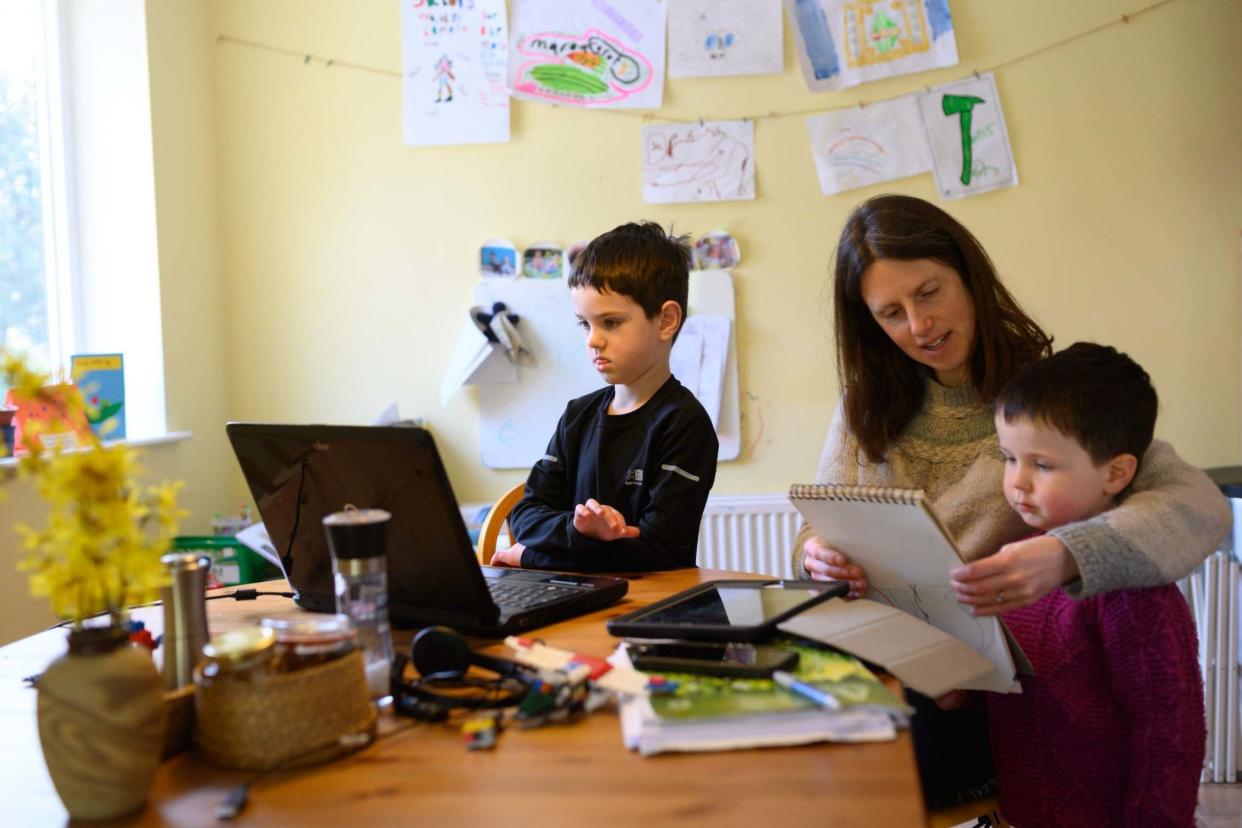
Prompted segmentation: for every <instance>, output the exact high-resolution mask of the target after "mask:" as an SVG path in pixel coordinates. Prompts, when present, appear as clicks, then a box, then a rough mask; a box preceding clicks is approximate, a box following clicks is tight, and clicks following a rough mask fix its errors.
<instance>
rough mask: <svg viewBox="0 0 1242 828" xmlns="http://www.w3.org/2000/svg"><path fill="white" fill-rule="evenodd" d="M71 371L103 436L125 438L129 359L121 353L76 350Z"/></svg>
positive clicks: (94, 426)
mask: <svg viewBox="0 0 1242 828" xmlns="http://www.w3.org/2000/svg"><path fill="white" fill-rule="evenodd" d="M69 373H70V375H71V376H72V377H73V383H74V385H76V386H78V388H79V389H80V390H81V391H82V397H83V398H84V399H85V401H86V402H87V404H88V409H87V414H86V418H87V420H88V421H89V422H90V426H91V429H92V430H93V431H94V432H95V433H96V434H97V435H99V438H100V439H101V440H124V439H125V363H124V357H122V355H121V354H74V355H73V356H71V357H70V358H69Z"/></svg>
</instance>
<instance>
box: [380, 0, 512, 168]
mask: <svg viewBox="0 0 1242 828" xmlns="http://www.w3.org/2000/svg"><path fill="white" fill-rule="evenodd" d="M401 45H402V68H403V71H402V84H401V86H402V101H403V111H404V132H405V143H406V144H410V145H413V146H432V145H437V144H477V143H496V142H504V141H508V140H509V90H508V89H507V88H506V86H505V80H506V67H507V66H508V63H509V32H508V27H507V24H506V18H505V4H504V0H472V2H470V3H469V4H466V3H458V4H455V5H451V6H450V5H429V4H427V3H426V2H423V0H403V2H402V3H401Z"/></svg>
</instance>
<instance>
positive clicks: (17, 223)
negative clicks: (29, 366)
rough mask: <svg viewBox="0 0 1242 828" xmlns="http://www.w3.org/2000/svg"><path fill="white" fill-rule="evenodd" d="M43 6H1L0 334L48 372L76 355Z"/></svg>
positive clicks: (51, 32)
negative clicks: (69, 310)
mask: <svg viewBox="0 0 1242 828" xmlns="http://www.w3.org/2000/svg"><path fill="white" fill-rule="evenodd" d="M47 12H48V10H47V9H46V8H45V4H44V2H42V0H5V2H4V3H0V335H2V337H3V343H4V344H5V345H6V346H8V347H9V348H12V349H14V350H17V351H21V352H24V353H26V354H27V355H28V356H29V357H30V359H31V361H32V363H34V364H35V365H36V366H38V367H40V368H43V369H53V368H56V367H58V366H61V365H63V364H64V363H65V362H66V360H67V354H68V353H69V351H70V350H71V349H72V347H73V344H72V341H71V336H70V334H71V329H72V326H71V325H66V324H64V322H65V321H66V320H65V313H64V312H65V311H66V310H67V305H68V303H67V301H66V299H67V296H68V284H69V282H70V277H69V274H68V272H66V269H65V268H64V266H63V265H64V262H65V261H66V257H65V256H64V255H62V254H61V252H60V251H62V250H64V249H65V245H64V243H63V242H64V238H65V236H66V235H67V234H66V231H67V228H66V227H65V222H64V220H63V217H64V216H65V215H66V212H67V211H66V210H65V209H64V208H65V204H64V202H65V198H64V196H63V181H62V180H61V178H62V177H61V176H60V175H59V170H60V169H63V153H62V152H61V150H60V147H61V145H62V140H61V138H62V136H61V128H60V124H59V122H60V118H59V117H58V116H59V113H60V95H59V83H58V79H59V72H58V71H56V69H57V66H58V63H59V49H58V46H57V44H56V38H55V32H56V26H55V20H54V19H52V18H51V17H49V15H48V13H47Z"/></svg>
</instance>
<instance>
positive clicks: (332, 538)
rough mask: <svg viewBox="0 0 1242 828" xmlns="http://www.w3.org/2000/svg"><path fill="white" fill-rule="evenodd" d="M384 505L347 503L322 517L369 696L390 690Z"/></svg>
mask: <svg viewBox="0 0 1242 828" xmlns="http://www.w3.org/2000/svg"><path fill="white" fill-rule="evenodd" d="M391 518H392V515H390V514H389V513H388V512H385V511H384V510H382V509H355V508H352V507H346V508H345V510H344V511H341V512H334V513H333V514H330V515H328V516H327V517H325V518H324V519H323V525H324V531H325V532H326V533H327V536H328V549H329V550H330V551H331V553H332V566H333V571H334V572H335V581H336V611H337V612H339V613H342V614H344V615H347V616H348V617H349V620H350V623H351V624H353V627H354V629H355V630H357V631H358V646H359V647H360V648H361V649H362V659H363V663H364V664H365V665H366V674H367V687H368V689H369V690H370V692H371V698H374V699H378V698H381V697H383V696H387V695H388V693H389V686H388V674H389V670H390V668H391V666H392V635H391V633H390V632H389V627H388V569H387V563H388V560H387V557H386V555H385V551H386V549H387V542H388V521H389V519H391Z"/></svg>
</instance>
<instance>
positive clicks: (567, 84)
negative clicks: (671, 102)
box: [509, 0, 668, 109]
mask: <svg viewBox="0 0 1242 828" xmlns="http://www.w3.org/2000/svg"><path fill="white" fill-rule="evenodd" d="M512 11H513V13H512V16H511V17H510V41H509V42H510V47H511V50H512V59H511V60H510V61H509V87H510V88H511V89H512V90H513V94H514V95H516V96H517V97H519V98H522V99H524V100H530V101H542V102H544V103H557V104H564V105H567V106H582V107H607V108H621V107H631V108H637V109H658V108H659V107H660V104H661V102H662V101H663V99H664V29H665V20H666V14H667V11H668V5H667V2H666V0H624V2H622V0H513V2H512Z"/></svg>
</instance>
